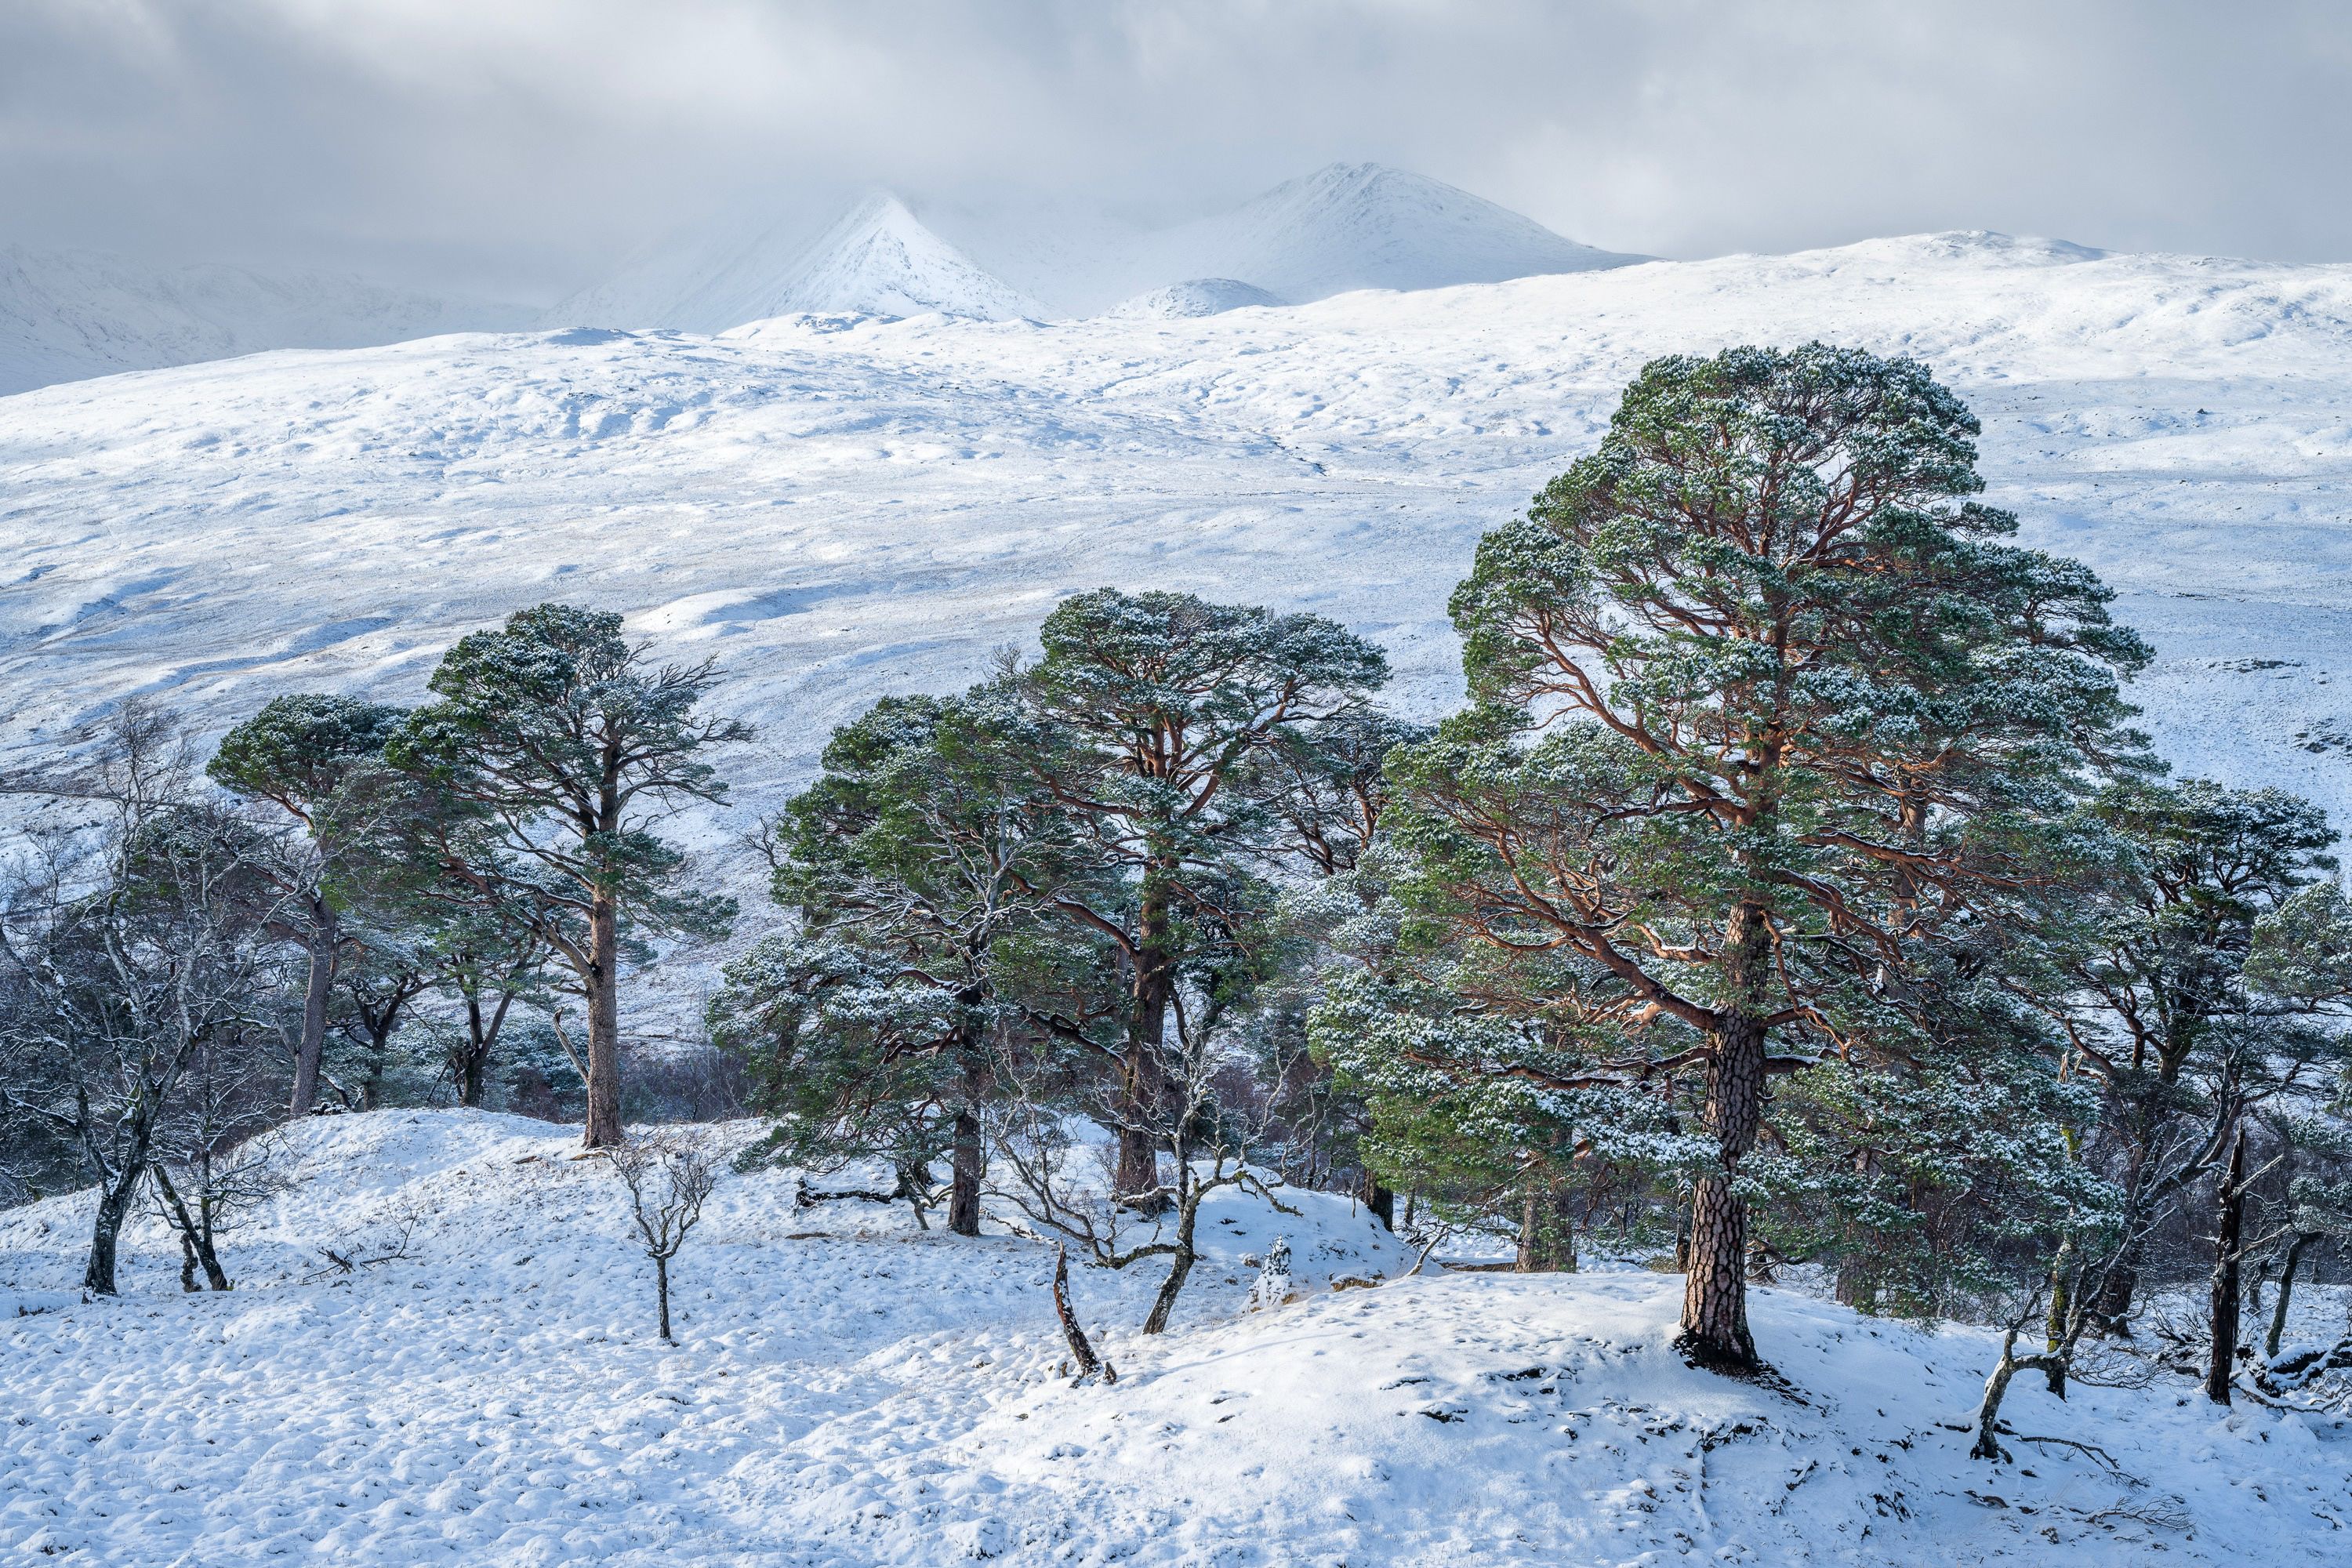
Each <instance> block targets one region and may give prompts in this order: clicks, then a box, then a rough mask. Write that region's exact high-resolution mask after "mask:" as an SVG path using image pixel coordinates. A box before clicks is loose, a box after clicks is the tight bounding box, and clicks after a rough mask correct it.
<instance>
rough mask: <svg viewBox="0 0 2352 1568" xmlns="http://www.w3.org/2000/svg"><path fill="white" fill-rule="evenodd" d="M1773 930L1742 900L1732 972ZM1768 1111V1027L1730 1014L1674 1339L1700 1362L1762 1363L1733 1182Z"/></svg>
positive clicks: (1711, 1093)
mask: <svg viewBox="0 0 2352 1568" xmlns="http://www.w3.org/2000/svg"><path fill="white" fill-rule="evenodd" d="M1768 934H1769V932H1768V931H1766V929H1765V926H1764V918H1763V911H1762V910H1759V909H1757V908H1756V907H1755V906H1753V905H1748V904H1743V905H1741V906H1740V908H1739V910H1738V913H1736V914H1735V915H1734V916H1733V918H1732V922H1731V930H1730V931H1729V933H1728V935H1727V942H1726V947H1727V967H1728V968H1730V969H1732V970H1733V972H1734V975H1735V978H1738V979H1742V980H1744V979H1745V978H1746V976H1745V975H1744V974H1743V973H1740V971H1742V970H1744V969H1745V968H1746V967H1747V966H1748V964H1749V963H1754V964H1756V965H1759V966H1760V964H1761V963H1762V962H1763V960H1764V955H1763V952H1762V948H1763V942H1764V939H1765V937H1766V936H1767V935H1768ZM1743 988H1744V987H1743ZM1763 1110H1764V1028H1763V1026H1762V1025H1760V1024H1759V1023H1758V1022H1757V1021H1756V1020H1755V1018H1754V1017H1753V1016H1750V1015H1748V1014H1744V1013H1727V1014H1725V1015H1724V1016H1723V1018H1722V1022H1721V1024H1720V1026H1718V1029H1717V1035H1716V1045H1715V1050H1714V1052H1713V1055H1712V1059H1711V1060H1710V1061H1709V1063H1708V1069H1707V1097H1706V1124H1707V1129H1708V1131H1711V1132H1713V1133H1714V1134H1715V1137H1716V1146H1717V1151H1718V1152H1717V1160H1718V1161H1719V1162H1720V1163H1721V1164H1722V1167H1723V1171H1722V1173H1721V1174H1720V1175H1712V1174H1711V1175H1706V1176H1702V1177H1700V1178H1699V1179H1698V1180H1697V1181H1696V1183H1695V1184H1693V1190H1692V1194H1691V1240H1690V1268H1689V1270H1688V1272H1687V1273H1685V1276H1684V1279H1683V1318H1682V1334H1681V1337H1680V1339H1679V1340H1678V1341H1677V1344H1678V1345H1679V1347H1680V1348H1681V1350H1682V1351H1683V1352H1684V1353H1685V1355H1687V1356H1689V1357H1690V1358H1691V1359H1692V1360H1693V1361H1694V1362H1696V1363H1699V1364H1700V1365H1703V1366H1712V1367H1717V1368H1720V1369H1722V1370H1725V1371H1730V1372H1748V1371H1753V1370H1754V1369H1755V1368H1756V1366H1757V1365H1758V1363H1757V1359H1756V1342H1755V1340H1754V1338H1753V1337H1752V1336H1751V1335H1750V1334H1749V1333H1748V1205H1747V1203H1746V1201H1745V1200H1744V1199H1742V1198H1741V1197H1740V1196H1739V1195H1738V1193H1737V1192H1736V1191H1735V1190H1734V1189H1733V1186H1732V1182H1733V1179H1734V1177H1735V1176H1736V1174H1737V1173H1738V1167H1739V1161H1740V1159H1741V1158H1742V1157H1743V1156H1745V1155H1746V1154H1747V1153H1748V1151H1749V1150H1751V1149H1753V1148H1754V1147H1755V1146H1756V1133H1757V1129H1758V1127H1759V1125H1760V1123H1761V1122H1762V1120H1763Z"/></svg>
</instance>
